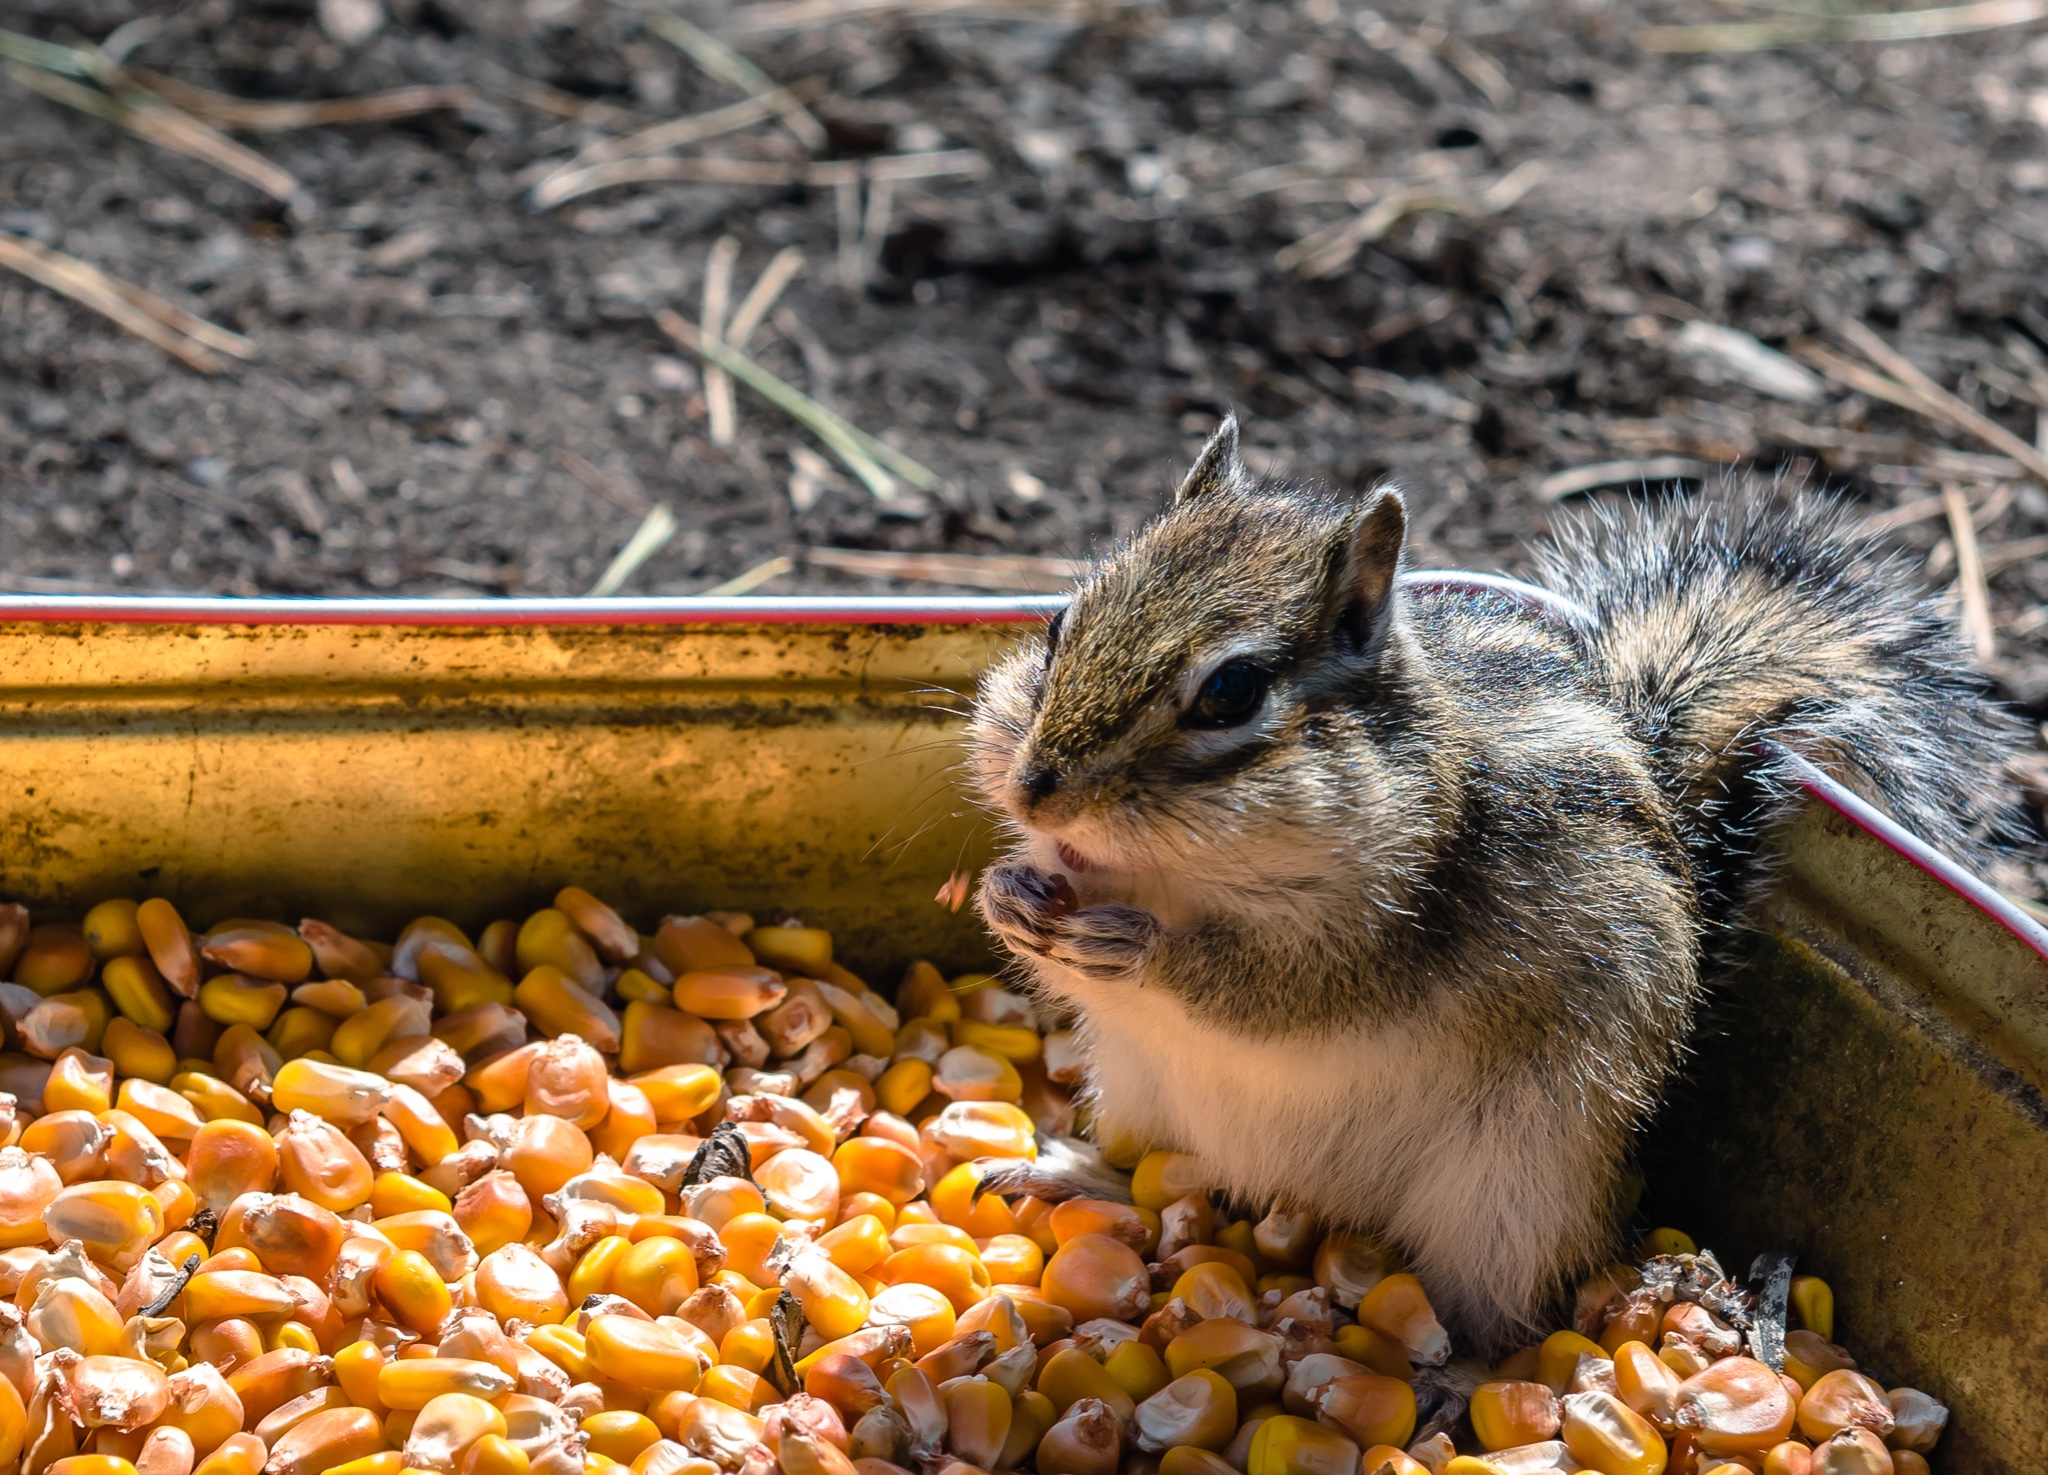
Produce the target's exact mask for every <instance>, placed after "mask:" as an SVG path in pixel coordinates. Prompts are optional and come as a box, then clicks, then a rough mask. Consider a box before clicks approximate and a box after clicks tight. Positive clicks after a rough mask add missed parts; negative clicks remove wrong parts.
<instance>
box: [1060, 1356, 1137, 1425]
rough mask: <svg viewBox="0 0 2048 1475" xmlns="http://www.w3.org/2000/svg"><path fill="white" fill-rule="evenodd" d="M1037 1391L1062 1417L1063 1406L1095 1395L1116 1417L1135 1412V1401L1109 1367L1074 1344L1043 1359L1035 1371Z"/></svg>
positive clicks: (1064, 1408) (1068, 1405)
mask: <svg viewBox="0 0 2048 1475" xmlns="http://www.w3.org/2000/svg"><path fill="white" fill-rule="evenodd" d="M1038 1391H1039V1392H1041V1393H1043V1394H1044V1395H1045V1396H1046V1397H1047V1398H1050V1399H1051V1400H1052V1406H1053V1407H1054V1408H1055V1409H1057V1410H1059V1412H1060V1414H1061V1416H1062V1417H1064V1416H1065V1414H1066V1412H1067V1410H1068V1409H1069V1408H1071V1407H1073V1406H1074V1404H1076V1403H1078V1402H1080V1401H1081V1400H1082V1399H1084V1398H1094V1399H1098V1400H1100V1401H1101V1402H1103V1403H1106V1404H1108V1405H1109V1406H1110V1408H1111V1409H1113V1410H1114V1411H1115V1412H1116V1414H1117V1416H1118V1417H1119V1418H1122V1419H1125V1420H1128V1419H1130V1418H1131V1416H1132V1415H1133V1414H1135V1413H1136V1412H1137V1408H1138V1405H1137V1404H1136V1402H1135V1401H1133V1399H1132V1398H1131V1395H1130V1394H1129V1393H1126V1392H1125V1391H1124V1385H1123V1384H1121V1383H1119V1382H1118V1381H1117V1380H1116V1379H1115V1378H1113V1377H1111V1376H1110V1375H1109V1370H1108V1369H1107V1368H1105V1367H1104V1366H1103V1365H1102V1364H1101V1363H1099V1362H1097V1361H1096V1360H1095V1359H1094V1358H1092V1357H1090V1356H1089V1355H1088V1354H1087V1353H1085V1352H1083V1351H1081V1350H1080V1349H1079V1348H1077V1347H1067V1348H1063V1349H1062V1350H1060V1351H1058V1352H1055V1353H1054V1354H1053V1355H1052V1356H1051V1357H1049V1358H1047V1359H1046V1362H1045V1367H1044V1369H1043V1370H1042V1371H1040V1373H1039V1374H1038Z"/></svg>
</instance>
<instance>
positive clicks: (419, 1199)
mask: <svg viewBox="0 0 2048 1475" xmlns="http://www.w3.org/2000/svg"><path fill="white" fill-rule="evenodd" d="M454 1207H455V1205H454V1204H453V1203H452V1202H451V1201H450V1200H449V1198H448V1195H447V1194H445V1193H443V1192H441V1190H440V1189H438V1188H436V1187H434V1186H433V1185H432V1184H430V1183H422V1182H420V1180H419V1179H417V1178H415V1177H413V1176H412V1175H411V1174H410V1173H379V1174H378V1175H377V1181H376V1182H375V1183H374V1184H373V1185H372V1186H371V1188H370V1212H371V1214H372V1215H374V1216H375V1217H377V1218H379V1219H388V1218H390V1217H391V1216H392V1215H393V1214H412V1213H417V1212H418V1211H420V1210H422V1209H438V1210H440V1211H441V1212H442V1213H444V1214H445V1213H447V1212H449V1210H451V1209H452V1208H454ZM493 1248H496V1247H495V1246H493Z"/></svg>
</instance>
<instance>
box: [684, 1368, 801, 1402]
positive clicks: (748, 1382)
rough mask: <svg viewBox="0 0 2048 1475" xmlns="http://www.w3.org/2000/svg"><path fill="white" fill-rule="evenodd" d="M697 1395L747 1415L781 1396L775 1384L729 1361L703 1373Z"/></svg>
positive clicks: (779, 1399) (776, 1400)
mask: <svg viewBox="0 0 2048 1475" xmlns="http://www.w3.org/2000/svg"><path fill="white" fill-rule="evenodd" d="M697 1397H699V1398H709V1399H711V1400H712V1401H714V1402H716V1403H722V1404H724V1405H725V1406H726V1407H727V1408H736V1409H739V1410H740V1411H741V1412H742V1413H750V1414H758V1413H759V1412H760V1411H761V1410H762V1409H764V1408H766V1407H767V1406H768V1405H769V1404H771V1403H778V1402H780V1401H781V1399H782V1395H781V1394H780V1393H779V1392H777V1391H776V1388H775V1385H774V1384H773V1383H771V1382H769V1381H768V1380H767V1379H766V1378H764V1377H762V1376H761V1375H760V1374H759V1373H752V1372H748V1371H747V1370H746V1369H745V1368H743V1367H737V1366H734V1365H732V1364H730V1363H720V1364H719V1365H718V1366H717V1367H714V1368H713V1369H711V1371H710V1372H708V1373H706V1374H704V1378H703V1381H702V1382H700V1383H698V1384H697Z"/></svg>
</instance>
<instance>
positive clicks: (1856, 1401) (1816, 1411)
mask: <svg viewBox="0 0 2048 1475" xmlns="http://www.w3.org/2000/svg"><path fill="white" fill-rule="evenodd" d="M73 1191H74V1190H71V1189H66V1190H65V1192H67V1193H69V1192H73ZM1798 1419H1799V1432H1800V1433H1801V1434H1804V1435H1805V1436H1806V1437H1807V1438H1808V1439H1811V1440H1813V1441H1814V1442H1815V1443H1816V1444H1818V1443H1819V1442H1820V1441H1821V1440H1823V1439H1827V1438H1829V1437H1831V1436H1832V1435H1834V1434H1836V1433H1837V1432H1839V1431H1840V1430H1843V1429H1868V1430H1870V1431H1871V1432H1872V1433H1873V1434H1876V1435H1878V1436H1879V1437H1880V1438H1881V1437H1882V1436H1884V1435H1886V1434H1889V1433H1891V1432H1892V1427H1893V1425H1894V1424H1895V1423H1896V1422H1897V1419H1896V1416H1895V1415H1894V1414H1893V1413H1892V1406H1891V1402H1890V1400H1889V1399H1887V1398H1886V1397H1885V1394H1884V1389H1883V1388H1881V1387H1879V1386H1878V1385H1877V1383H1876V1382H1874V1381H1873V1380H1872V1379H1870V1378H1866V1377H1865V1376H1864V1375H1863V1374H1861V1373H1857V1372H1851V1371H1849V1370H1848V1369H1847V1368H1837V1369H1836V1370H1835V1371H1834V1372H1831V1373H1826V1374H1824V1375H1822V1377H1821V1378H1820V1379H1819V1380H1818V1381H1817V1382H1815V1383H1814V1385H1813V1386H1812V1387H1811V1388H1809V1389H1807V1390H1806V1396H1805V1397H1804V1398H1801V1399H1800V1400H1799V1412H1798Z"/></svg>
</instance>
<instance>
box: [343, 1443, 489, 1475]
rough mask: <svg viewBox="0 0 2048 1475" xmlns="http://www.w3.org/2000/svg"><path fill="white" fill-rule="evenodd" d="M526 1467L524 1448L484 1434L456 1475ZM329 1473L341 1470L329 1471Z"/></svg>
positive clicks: (484, 1474)
mask: <svg viewBox="0 0 2048 1475" xmlns="http://www.w3.org/2000/svg"><path fill="white" fill-rule="evenodd" d="M528 1468H529V1463H528V1460H527V1455H526V1451H525V1450H523V1449H521V1448H520V1447H519V1446H518V1445H516V1444H513V1443H512V1442H511V1441H510V1440H508V1439H506V1438H505V1437H504V1436H502V1435H499V1434H486V1435H484V1437H483V1438H481V1439H479V1440H478V1441H477V1442H476V1443H475V1444H472V1445H471V1446H470V1447H469V1451H468V1453H466V1454H464V1455H463V1457H462V1460H461V1463H460V1464H458V1465H457V1466H456V1475H526V1472H527V1470H528ZM329 1475H342V1472H340V1471H330V1472H329ZM394 1475H395V1472H394Z"/></svg>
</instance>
